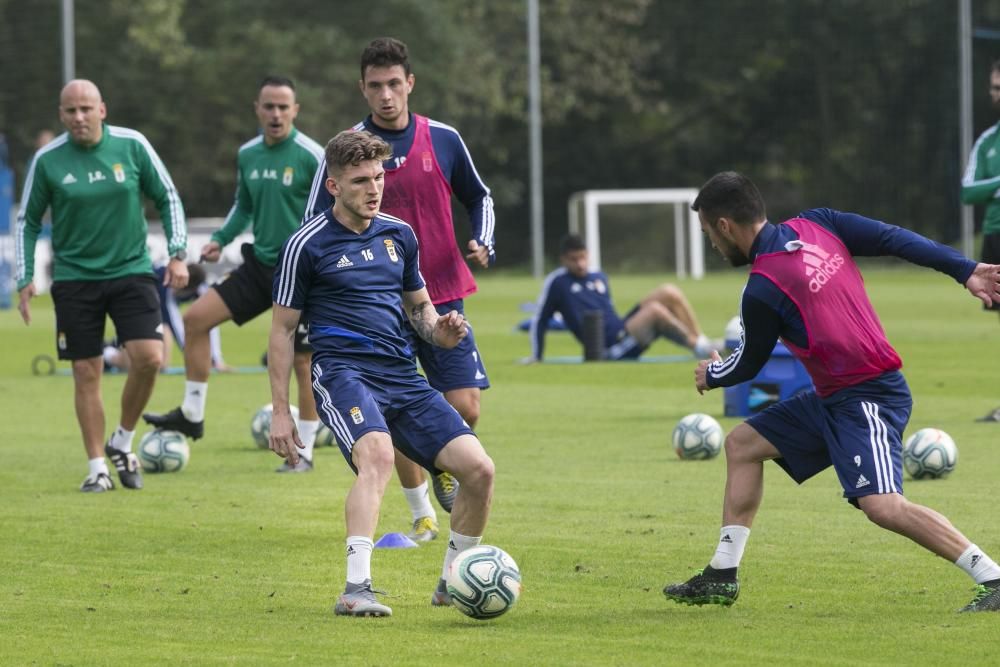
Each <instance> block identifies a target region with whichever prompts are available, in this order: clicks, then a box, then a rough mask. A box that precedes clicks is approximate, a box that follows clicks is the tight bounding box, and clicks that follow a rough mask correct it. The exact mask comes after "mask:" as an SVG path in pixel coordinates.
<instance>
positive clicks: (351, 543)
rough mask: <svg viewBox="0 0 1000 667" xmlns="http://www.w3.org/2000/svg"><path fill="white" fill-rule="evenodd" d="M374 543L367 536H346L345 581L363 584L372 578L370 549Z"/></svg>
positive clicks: (373, 546)
mask: <svg viewBox="0 0 1000 667" xmlns="http://www.w3.org/2000/svg"><path fill="white" fill-rule="evenodd" d="M374 548H375V545H374V544H373V543H372V541H371V540H370V539H368V538H367V537H362V536H360V535H352V536H351V537H348V538H347V583H349V584H363V583H365V581H367V580H368V579H371V578H372V549H374Z"/></svg>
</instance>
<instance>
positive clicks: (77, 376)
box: [73, 359, 102, 385]
mask: <svg viewBox="0 0 1000 667" xmlns="http://www.w3.org/2000/svg"><path fill="white" fill-rule="evenodd" d="M101 369H102V366H98V365H96V364H93V363H90V361H89V360H88V359H79V360H76V361H74V362H73V380H74V382H76V384H78V385H90V384H97V383H99V382H100V381H101Z"/></svg>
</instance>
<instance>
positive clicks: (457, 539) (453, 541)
mask: <svg viewBox="0 0 1000 667" xmlns="http://www.w3.org/2000/svg"><path fill="white" fill-rule="evenodd" d="M425 484H426V482H425ZM482 541H483V536H482V535H480V536H479V537H468V536H467V535H459V534H458V533H456V532H455V531H454V530H453V531H451V535H450V536H449V537H448V548H447V549H445V552H444V567H443V568H441V578H442V579H447V578H448V567H449V566H450V565H451V563H452V561H454V560H455V556H457V555H458V554H460V553H462V552H463V551H465V550H466V549H471V548H472V547H478V546H479V543H480V542H482Z"/></svg>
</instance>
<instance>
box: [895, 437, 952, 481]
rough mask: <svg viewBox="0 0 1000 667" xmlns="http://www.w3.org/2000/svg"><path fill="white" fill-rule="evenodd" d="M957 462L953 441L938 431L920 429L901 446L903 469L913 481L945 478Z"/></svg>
mask: <svg viewBox="0 0 1000 667" xmlns="http://www.w3.org/2000/svg"><path fill="white" fill-rule="evenodd" d="M957 462H958V448H957V447H956V446H955V441H954V440H952V439H951V436H950V435H948V434H947V433H945V432H944V431H942V430H940V429H936V428H922V429H920V430H919V431H917V432H916V433H914V434H913V435H911V436H910V437H909V438H907V440H906V442H905V443H904V444H903V468H905V469H906V472H907V473H909V475H910V477H912V478H913V479H941V478H942V477H947V476H948V473H950V472H951V471H952V470H954V469H955V464H956V463H957Z"/></svg>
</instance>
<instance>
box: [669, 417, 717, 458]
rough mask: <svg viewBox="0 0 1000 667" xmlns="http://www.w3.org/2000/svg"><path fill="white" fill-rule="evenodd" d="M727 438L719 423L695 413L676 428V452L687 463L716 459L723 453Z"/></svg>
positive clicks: (674, 437) (674, 435) (685, 418)
mask: <svg viewBox="0 0 1000 667" xmlns="http://www.w3.org/2000/svg"><path fill="white" fill-rule="evenodd" d="M725 437H726V434H725V433H724V432H723V430H722V427H721V426H720V425H719V422H717V421H715V419H713V418H712V417H710V416H709V415H706V414H703V413H701V412H695V413H693V414H690V415H688V416H687V417H684V418H683V419H681V420H680V421H679V422H677V426H675V427H674V434H673V444H674V451H675V452H677V457H678V458H681V459H684V460H685V461H692V460H698V459H711V458H715V457H716V456H718V455H719V452H720V451H722V441H723V440H724V439H725Z"/></svg>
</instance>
